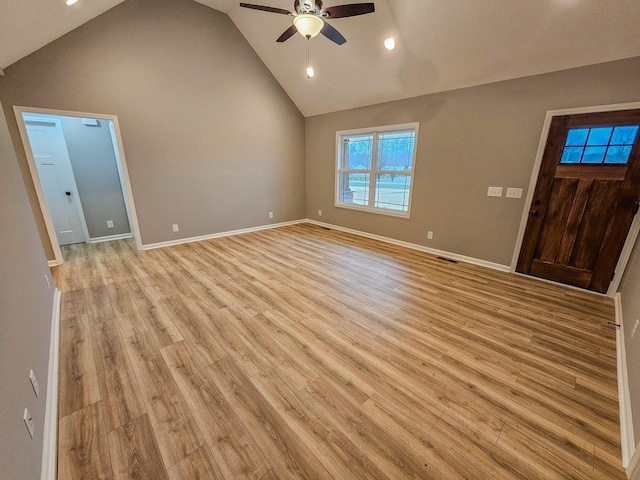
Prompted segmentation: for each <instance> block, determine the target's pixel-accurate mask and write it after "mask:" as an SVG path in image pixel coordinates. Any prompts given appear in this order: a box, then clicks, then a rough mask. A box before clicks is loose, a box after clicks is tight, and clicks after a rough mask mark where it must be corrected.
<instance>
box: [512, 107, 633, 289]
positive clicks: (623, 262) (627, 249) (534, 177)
mask: <svg viewBox="0 0 640 480" xmlns="http://www.w3.org/2000/svg"><path fill="white" fill-rule="evenodd" d="M637 108H640V102H631V103H620V104H613V105H595V106H590V107H579V108H567V109H562V110H548V111H547V113H546V115H545V118H544V123H543V125H542V134H541V135H540V142H539V143H538V152H537V153H536V158H535V161H534V163H533V171H532V172H531V179H530V180H529V189H528V190H527V196H526V199H525V203H524V207H523V210H522V217H521V220H520V229H519V231H518V236H517V237H516V244H515V248H514V250H513V258H512V259H511V266H510V268H509V271H510V272H511V273H518V272H516V265H517V263H518V258H519V257H520V251H521V250H522V242H523V241H524V233H525V230H526V228H527V222H528V220H529V210H530V209H531V202H532V201H533V194H534V193H535V189H536V185H537V183H538V174H539V173H540V167H541V165H542V157H543V156H544V151H545V148H546V146H547V139H548V137H549V129H550V127H551V122H552V120H553V119H554V117H559V116H564V115H580V114H583V113H604V112H615V111H622V110H634V109H637ZM639 234H640V214H637V215H636V216H635V217H634V218H633V222H632V223H631V227H630V228H629V233H628V234H627V239H626V240H625V242H624V247H623V248H622V252H620V257H619V258H618V263H617V264H616V270H615V275H614V277H613V280H612V281H611V283H610V284H609V288H608V289H607V293H606V296H607V297H613V296H615V294H616V292H617V290H618V287H619V286H620V282H621V281H622V277H623V275H624V271H625V269H626V267H627V263H628V262H629V258H630V257H631V252H632V251H633V247H634V245H635V243H636V239H637V238H638V235H639ZM522 275H524V274H522ZM549 281H550V280H549ZM554 283H555V282H554ZM575 288H578V287H575ZM580 290H584V289H580ZM592 293H595V294H596V295H599V294H598V293H596V292H592Z"/></svg>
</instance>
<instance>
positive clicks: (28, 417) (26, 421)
mask: <svg viewBox="0 0 640 480" xmlns="http://www.w3.org/2000/svg"><path fill="white" fill-rule="evenodd" d="M22 419H23V420H24V424H25V425H26V427H27V431H28V432H29V436H30V437H31V438H33V433H34V431H35V429H36V427H35V425H34V424H33V418H31V414H30V413H29V410H28V409H26V408H25V409H24V414H23V415H22Z"/></svg>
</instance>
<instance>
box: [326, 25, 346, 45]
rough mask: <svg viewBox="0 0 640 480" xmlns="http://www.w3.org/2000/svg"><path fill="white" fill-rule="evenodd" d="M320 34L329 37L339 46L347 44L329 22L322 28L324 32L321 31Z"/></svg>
mask: <svg viewBox="0 0 640 480" xmlns="http://www.w3.org/2000/svg"><path fill="white" fill-rule="evenodd" d="M320 33H321V34H322V35H324V36H325V37H327V38H328V39H329V40H331V41H332V42H334V43H337V44H338V45H342V44H344V43H346V42H347V39H346V38H344V37H343V36H342V34H341V33H340V32H339V31H338V30H336V29H335V28H333V27H332V26H331V25H329V24H328V23H327V22H324V27H322V30H320Z"/></svg>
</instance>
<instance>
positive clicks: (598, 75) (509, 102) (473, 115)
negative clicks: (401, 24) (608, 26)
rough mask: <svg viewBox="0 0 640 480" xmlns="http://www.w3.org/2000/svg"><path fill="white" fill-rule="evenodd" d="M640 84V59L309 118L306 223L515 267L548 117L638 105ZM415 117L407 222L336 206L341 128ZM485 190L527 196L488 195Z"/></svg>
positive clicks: (401, 120) (389, 122)
mask: <svg viewBox="0 0 640 480" xmlns="http://www.w3.org/2000/svg"><path fill="white" fill-rule="evenodd" d="M639 78H640V58H634V59H630V60H624V61H619V62H612V63H608V64H602V65H596V66H590V67H585V68H579V69H574V70H568V71H563V72H558V73H552V74H546V75H539V76H535V77H528V78H523V79H517V80H511V81H506V82H500V83H495V84H490V85H484V86H479V87H474V88H467V89H463V90H456V91H451V92H446V93H440V94H434V95H427V96H423V97H417V98H411V99H408V100H403V101H396V102H390V103H384V104H380V105H373V106H369V107H364V108H358V109H353V110H347V111H342V112H337V113H331V114H326V115H319V116H315V117H309V118H307V119H306V132H305V135H306V161H307V217H308V218H312V219H316V220H320V221H324V222H327V223H331V224H335V225H340V226H344V227H348V228H354V229H357V230H362V231H365V232H369V233H373V234H377V235H383V236H387V237H391V238H395V239H398V240H403V241H407V242H411V243H416V244H419V245H425V246H428V247H432V248H437V249H441V250H445V251H448V252H452V253H456V254H461V255H467V256H470V257H474V258H478V259H481V260H485V261H489V262H494V263H498V264H503V265H509V264H510V263H511V258H512V255H513V251H514V246H515V242H516V237H517V234H518V229H519V224H520V220H521V217H522V212H523V209H524V198H525V197H526V194H527V187H528V185H529V180H530V178H531V172H532V169H533V163H534V159H535V155H536V151H537V148H538V142H539V140H540V134H541V131H542V124H543V121H544V118H545V113H546V112H547V111H548V110H555V109H563V108H573V107H584V106H589V105H602V104H613V103H622V102H631V101H640V81H638V79H639ZM416 121H417V122H420V136H419V139H418V144H417V149H418V150H417V160H416V166H415V179H414V182H415V186H414V192H413V199H412V209H411V219H409V220H407V219H402V218H395V217H389V216H384V215H377V214H371V213H362V212H357V211H353V210H347V209H344V208H336V207H334V206H333V205H334V190H335V173H334V169H335V161H336V160H335V142H336V131H339V130H348V129H355V128H363V127H374V126H382V125H390V124H397V123H406V122H416ZM489 186H502V187H505V189H506V187H519V188H524V194H523V198H522V199H521V200H514V199H508V198H505V197H504V196H503V197H502V198H488V197H487V196H486V193H487V187H489ZM318 209H321V210H322V211H323V216H322V217H318ZM428 230H431V231H433V232H434V238H433V240H431V241H429V240H427V231H428Z"/></svg>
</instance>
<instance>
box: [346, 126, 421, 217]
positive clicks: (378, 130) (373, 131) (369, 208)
mask: <svg viewBox="0 0 640 480" xmlns="http://www.w3.org/2000/svg"><path fill="white" fill-rule="evenodd" d="M419 127H420V122H413V123H401V124H397V125H385V126H382V127H371V128H358V129H354V130H341V131H338V132H336V168H335V195H334V206H335V207H339V208H347V209H349V210H360V211H364V212H371V213H379V214H381V215H390V216H393V217H402V218H410V216H411V199H412V197H413V186H414V184H415V182H414V179H415V173H416V158H417V151H418V133H419ZM407 130H413V131H414V132H415V141H414V145H413V158H412V160H411V170H410V171H409V172H407V171H406V170H398V171H391V170H379V169H378V165H377V162H378V136H379V135H380V134H382V133H389V132H394V131H407ZM355 135H372V136H373V150H372V152H371V156H372V158H371V170H353V169H347V168H342V155H343V151H342V144H343V138H344V137H349V136H355ZM344 173H367V174H369V175H370V177H369V200H368V203H369V204H368V205H355V204H350V203H345V202H343V201H342V174H344ZM389 173H397V174H398V175H406V176H408V177H410V184H409V202H408V204H407V211H406V212H405V211H402V210H393V209H390V208H383V207H375V206H374V204H375V201H374V200H375V194H376V191H375V188H376V187H375V183H376V175H377V174H389Z"/></svg>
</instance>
